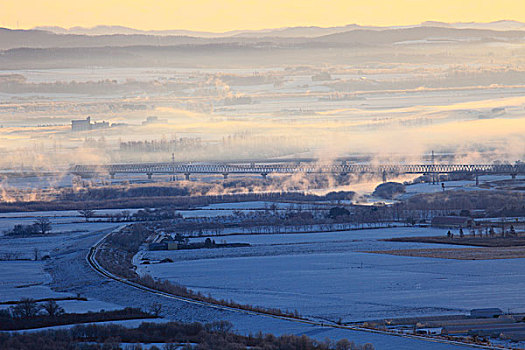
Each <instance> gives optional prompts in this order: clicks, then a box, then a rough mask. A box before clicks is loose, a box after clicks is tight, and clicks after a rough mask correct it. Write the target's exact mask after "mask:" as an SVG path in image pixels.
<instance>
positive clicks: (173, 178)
mask: <svg viewBox="0 0 525 350" xmlns="http://www.w3.org/2000/svg"><path fill="white" fill-rule="evenodd" d="M171 166H172V172H173V175H172V176H171V181H175V153H172V154H171Z"/></svg>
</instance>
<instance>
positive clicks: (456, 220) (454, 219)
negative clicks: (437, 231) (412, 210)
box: [432, 216, 474, 228]
mask: <svg viewBox="0 0 525 350" xmlns="http://www.w3.org/2000/svg"><path fill="white" fill-rule="evenodd" d="M473 225H474V220H472V218H469V217H466V216H436V217H434V218H433V219H432V226H433V227H442V228H460V227H471V226H473Z"/></svg>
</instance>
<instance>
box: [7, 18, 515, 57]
mask: <svg viewBox="0 0 525 350" xmlns="http://www.w3.org/2000/svg"><path fill="white" fill-rule="evenodd" d="M463 25H464V24H461V25H459V24H455V26H463ZM493 25H494V26H499V28H506V27H509V28H510V27H511V28H514V29H512V30H494V29H487V28H485V27H484V25H480V28H455V27H451V26H452V25H449V24H446V23H445V24H443V23H436V22H427V23H424V24H422V25H418V26H407V27H386V28H384V27H372V28H369V27H361V26H358V25H348V26H343V27H333V28H320V27H293V28H284V29H276V30H269V31H250V32H237V31H235V32H228V33H229V35H226V36H220V37H207V36H205V35H208V34H210V33H207V34H203V35H201V36H198V35H196V32H187V31H183V32H179V31H175V32H176V33H178V34H172V35H159V34H151V33H150V32H147V33H149V34H144V32H142V31H138V33H135V32H134V31H135V30H133V29H129V28H125V27H110V28H113V29H115V30H117V29H118V30H120V31H128V34H117V33H113V34H100V35H99V34H97V35H94V34H92V35H87V34H64V33H55V32H52V31H49V30H38V29H30V30H13V29H6V28H0V50H9V49H17V48H33V49H48V48H100V47H107V48H110V47H127V46H145V47H146V46H147V47H151V46H159V47H164V46H165V47H183V46H188V45H191V46H203V45H208V46H209V45H211V46H214V47H219V46H221V45H222V46H239V47H241V48H242V47H245V48H247V47H273V48H278V47H288V48H289V47H313V46H316V47H342V46H343V47H357V46H385V45H386V46H390V45H397V44H402V45H420V44H442V43H448V44H454V43H462V44H464V43H476V42H513V43H520V44H521V43H524V42H525V30H521V29H515V28H516V27H519V28H521V27H520V25H522V26H523V27H524V28H525V24H522V23H519V22H508V21H505V22H494V24H493ZM123 28H124V29H123ZM99 30H100V31H104V30H107V31H110V30H109V29H108V28H106V29H102V28H99ZM99 30H93V31H92V32H98V31H99ZM170 32H171V31H170ZM190 34H195V35H190ZM223 34H224V33H223Z"/></svg>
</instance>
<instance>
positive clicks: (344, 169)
mask: <svg viewBox="0 0 525 350" xmlns="http://www.w3.org/2000/svg"><path fill="white" fill-rule="evenodd" d="M70 173H72V174H75V175H79V176H81V177H91V176H94V175H100V174H108V175H109V176H111V177H112V178H113V177H114V176H115V175H116V174H146V175H147V176H148V178H150V179H151V178H152V176H153V175H155V174H165V175H176V174H183V175H184V176H185V178H186V180H189V179H190V176H191V175H193V174H215V175H222V176H223V177H224V178H225V179H226V178H228V176H229V175H254V174H255V175H261V176H262V177H263V178H266V177H267V176H268V175H270V174H297V173H300V174H333V175H349V174H377V175H380V176H382V177H383V181H386V180H387V177H389V176H390V177H392V176H397V175H401V174H426V175H432V176H433V177H435V176H436V175H437V174H467V175H468V174H470V175H474V176H476V180H477V177H478V176H480V175H509V176H511V177H512V178H513V179H514V178H516V176H517V175H525V163H516V164H372V163H367V164H348V163H346V162H340V163H338V164H335V163H334V164H329V165H323V164H320V163H317V162H275V163H265V162H258V163H255V162H248V163H219V162H217V163H197V162H196V163H176V162H164V163H129V164H107V165H75V166H73V167H71V168H70Z"/></svg>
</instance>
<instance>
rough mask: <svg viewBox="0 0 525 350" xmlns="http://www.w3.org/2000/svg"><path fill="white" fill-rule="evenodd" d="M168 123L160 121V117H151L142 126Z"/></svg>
mask: <svg viewBox="0 0 525 350" xmlns="http://www.w3.org/2000/svg"><path fill="white" fill-rule="evenodd" d="M167 122H168V120H167V119H159V117H155V116H151V117H147V118H146V120H145V121H143V122H142V125H151V124H166V123H167Z"/></svg>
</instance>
